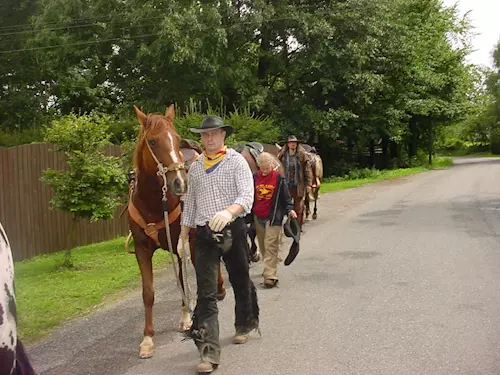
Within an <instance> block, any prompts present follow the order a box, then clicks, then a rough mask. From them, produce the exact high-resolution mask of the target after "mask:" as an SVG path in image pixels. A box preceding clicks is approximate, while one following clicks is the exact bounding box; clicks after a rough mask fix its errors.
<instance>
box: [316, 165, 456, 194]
mask: <svg viewBox="0 0 500 375" xmlns="http://www.w3.org/2000/svg"><path fill="white" fill-rule="evenodd" d="M452 164H453V161H452V160H451V158H446V157H438V158H436V159H435V160H434V162H433V164H432V165H431V166H429V165H426V166H421V167H414V168H401V169H392V170H383V171H379V170H376V169H361V170H355V171H352V172H351V174H350V175H348V176H346V177H334V178H332V179H330V180H328V179H327V180H326V181H325V182H323V183H322V184H321V192H322V193H328V192H331V191H337V190H344V189H350V188H356V187H359V186H362V185H366V184H369V183H372V182H377V181H383V180H391V179H395V178H399V177H405V176H409V175H412V174H416V173H421V172H425V171H428V170H431V169H440V168H447V167H449V166H451V165H452Z"/></svg>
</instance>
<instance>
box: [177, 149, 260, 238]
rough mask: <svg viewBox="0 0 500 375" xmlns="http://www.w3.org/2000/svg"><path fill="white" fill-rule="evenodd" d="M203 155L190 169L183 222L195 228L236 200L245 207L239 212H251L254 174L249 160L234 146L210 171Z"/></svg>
mask: <svg viewBox="0 0 500 375" xmlns="http://www.w3.org/2000/svg"><path fill="white" fill-rule="evenodd" d="M203 158H204V156H203V155H202V156H200V157H199V158H198V159H197V160H195V161H194V162H193V164H191V166H190V167H189V172H188V189H187V193H186V194H185V195H184V196H183V197H182V199H183V201H184V210H183V212H182V218H181V224H182V225H185V226H187V227H191V228H195V227H196V225H205V224H206V222H207V221H210V219H211V218H212V217H213V216H214V215H215V214H216V213H217V212H219V211H222V210H225V209H226V208H227V207H229V206H230V205H232V204H234V203H237V204H239V205H241V206H243V208H244V209H245V210H244V212H243V213H242V214H240V215H239V216H245V215H247V214H249V213H250V210H251V209H252V205H253V198H254V186H253V176H252V171H251V170H250V167H249V166H248V163H247V161H246V160H245V158H244V157H243V156H241V155H240V154H239V153H238V152H236V151H235V150H233V149H228V150H227V153H226V157H225V159H224V160H222V161H221V162H220V164H219V166H218V167H217V168H216V169H215V170H214V171H212V172H211V173H206V172H205V168H204V167H203Z"/></svg>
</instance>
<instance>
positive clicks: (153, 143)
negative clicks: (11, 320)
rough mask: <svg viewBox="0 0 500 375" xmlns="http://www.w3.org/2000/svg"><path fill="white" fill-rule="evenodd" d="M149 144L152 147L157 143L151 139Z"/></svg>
mask: <svg viewBox="0 0 500 375" xmlns="http://www.w3.org/2000/svg"><path fill="white" fill-rule="evenodd" d="M148 143H149V145H150V146H154V145H155V144H156V141H155V140H154V139H150V140H149V141H148Z"/></svg>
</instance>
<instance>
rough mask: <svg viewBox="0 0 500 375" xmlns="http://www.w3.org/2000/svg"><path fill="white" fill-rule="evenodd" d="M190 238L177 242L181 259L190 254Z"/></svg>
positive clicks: (183, 238) (180, 238)
mask: <svg viewBox="0 0 500 375" xmlns="http://www.w3.org/2000/svg"><path fill="white" fill-rule="evenodd" d="M189 251H190V249H189V237H188V236H186V237H182V236H180V237H179V241H178V242H177V255H179V256H180V257H181V258H182V257H183V256H184V254H189Z"/></svg>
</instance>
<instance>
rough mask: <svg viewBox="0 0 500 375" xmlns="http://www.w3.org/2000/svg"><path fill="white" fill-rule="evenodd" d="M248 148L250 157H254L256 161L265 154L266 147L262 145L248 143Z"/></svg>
mask: <svg viewBox="0 0 500 375" xmlns="http://www.w3.org/2000/svg"><path fill="white" fill-rule="evenodd" d="M246 146H247V147H248V151H249V152H250V155H252V156H253V158H254V159H255V160H257V157H258V156H259V155H260V154H262V153H263V152H264V146H263V145H262V143H259V142H248V143H247V144H246Z"/></svg>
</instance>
